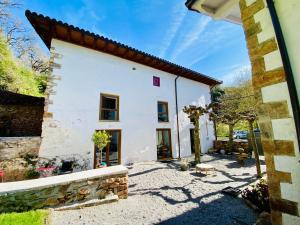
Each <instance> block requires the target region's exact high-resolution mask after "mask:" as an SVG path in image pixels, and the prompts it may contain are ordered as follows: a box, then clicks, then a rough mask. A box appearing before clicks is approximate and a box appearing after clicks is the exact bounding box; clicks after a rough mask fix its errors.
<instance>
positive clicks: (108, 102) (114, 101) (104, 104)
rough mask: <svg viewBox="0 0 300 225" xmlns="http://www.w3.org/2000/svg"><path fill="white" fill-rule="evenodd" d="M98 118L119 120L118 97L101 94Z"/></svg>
mask: <svg viewBox="0 0 300 225" xmlns="http://www.w3.org/2000/svg"><path fill="white" fill-rule="evenodd" d="M100 105H101V107H100V120H108V121H116V120H119V97H118V96H114V95H107V94H101V102H100Z"/></svg>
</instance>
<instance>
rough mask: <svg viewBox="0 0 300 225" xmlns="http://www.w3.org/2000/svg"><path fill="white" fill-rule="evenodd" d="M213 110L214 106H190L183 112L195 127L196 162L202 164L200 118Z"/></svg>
mask: <svg viewBox="0 0 300 225" xmlns="http://www.w3.org/2000/svg"><path fill="white" fill-rule="evenodd" d="M212 108H213V104H209V105H206V106H205V107H202V106H195V105H189V106H185V107H184V108H183V112H184V113H186V114H187V115H188V117H189V119H190V120H191V122H192V123H193V125H194V148H195V162H196V163H200V154H201V142H200V134H201V130H200V117H201V116H203V115H204V114H206V113H210V112H211V109H212Z"/></svg>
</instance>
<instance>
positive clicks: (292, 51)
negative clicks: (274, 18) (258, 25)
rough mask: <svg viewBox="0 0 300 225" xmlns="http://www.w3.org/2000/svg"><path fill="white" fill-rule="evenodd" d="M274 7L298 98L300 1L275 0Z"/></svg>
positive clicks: (299, 91)
mask: <svg viewBox="0 0 300 225" xmlns="http://www.w3.org/2000/svg"><path fill="white" fill-rule="evenodd" d="M274 2H275V8H276V12H277V14H278V18H279V21H280V25H281V29H282V32H283V36H284V39H285V43H286V46H287V50H288V54H289V58H290V61H291V66H292V70H293V73H294V79H295V83H296V88H297V93H298V98H299V96H300V63H299V62H300V54H299V49H300V42H299V40H300V29H298V28H299V24H300V14H299V11H300V1H299V0H288V1H282V0H275V1H274Z"/></svg>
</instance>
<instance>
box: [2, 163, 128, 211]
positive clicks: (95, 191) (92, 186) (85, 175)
mask: <svg viewBox="0 0 300 225" xmlns="http://www.w3.org/2000/svg"><path fill="white" fill-rule="evenodd" d="M111 194H115V195H118V197H119V198H120V199H125V198H127V197H128V170H127V168H125V167H124V166H112V167H107V168H102V169H96V170H88V171H83V172H78V173H72V174H67V175H61V176H54V177H47V178H40V179H36V180H29V181H20V182H11V183H2V184H0V213H4V212H21V211H27V210H31V209H41V208H49V207H58V206H63V205H68V204H72V203H77V202H84V201H87V200H92V199H105V198H106V196H108V195H111Z"/></svg>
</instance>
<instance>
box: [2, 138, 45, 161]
mask: <svg viewBox="0 0 300 225" xmlns="http://www.w3.org/2000/svg"><path fill="white" fill-rule="evenodd" d="M40 144H41V137H0V161H4V160H10V159H14V158H24V157H25V156H26V155H27V154H29V155H32V156H38V152H39V148H40Z"/></svg>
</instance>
